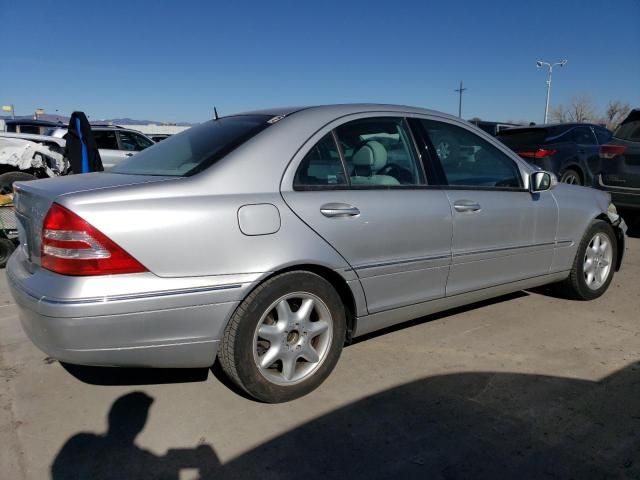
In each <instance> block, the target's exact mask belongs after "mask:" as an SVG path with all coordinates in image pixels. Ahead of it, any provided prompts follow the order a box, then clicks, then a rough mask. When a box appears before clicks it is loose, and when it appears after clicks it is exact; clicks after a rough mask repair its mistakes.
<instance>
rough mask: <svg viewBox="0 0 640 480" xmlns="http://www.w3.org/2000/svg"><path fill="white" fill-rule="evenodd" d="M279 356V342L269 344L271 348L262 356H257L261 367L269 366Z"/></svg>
mask: <svg viewBox="0 0 640 480" xmlns="http://www.w3.org/2000/svg"><path fill="white" fill-rule="evenodd" d="M279 357H280V344H271V348H269V350H267V353H265V354H264V355H263V356H262V357H260V358H259V361H260V367H261V368H269V367H270V366H271V365H273V364H274V362H275V361H276V360H278V358H279Z"/></svg>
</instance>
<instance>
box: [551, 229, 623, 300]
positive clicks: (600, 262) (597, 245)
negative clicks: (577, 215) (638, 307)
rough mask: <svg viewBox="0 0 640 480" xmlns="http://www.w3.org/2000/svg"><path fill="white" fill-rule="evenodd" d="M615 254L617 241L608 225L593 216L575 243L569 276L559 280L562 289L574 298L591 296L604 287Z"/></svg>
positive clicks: (597, 294)
mask: <svg viewBox="0 0 640 480" xmlns="http://www.w3.org/2000/svg"><path fill="white" fill-rule="evenodd" d="M617 258H618V244H617V240H616V235H615V232H614V231H613V228H612V227H611V225H609V224H608V223H607V222H605V221H603V220H595V221H594V222H593V223H592V224H591V226H590V227H589V229H588V230H587V232H586V233H585V235H584V237H582V240H581V242H580V245H579V246H578V252H577V253H576V258H575V260H574V262H573V266H572V268H571V273H570V274H569V277H568V278H567V279H566V280H565V281H564V282H563V283H562V284H560V288H561V291H562V293H564V294H565V296H567V297H569V298H573V299H576V300H594V299H596V298H598V297H600V296H601V295H602V294H603V293H604V292H606V291H607V289H608V288H609V285H610V284H611V281H612V280H613V274H614V271H615V266H616V259H617Z"/></svg>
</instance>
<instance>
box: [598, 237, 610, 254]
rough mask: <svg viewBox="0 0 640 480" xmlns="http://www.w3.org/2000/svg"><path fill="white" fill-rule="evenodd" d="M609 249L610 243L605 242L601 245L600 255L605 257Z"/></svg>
mask: <svg viewBox="0 0 640 480" xmlns="http://www.w3.org/2000/svg"><path fill="white" fill-rule="evenodd" d="M608 248H609V243H608V242H607V241H606V240H605V241H603V242H601V243H600V254H601V255H604V254H605V253H607V249H608Z"/></svg>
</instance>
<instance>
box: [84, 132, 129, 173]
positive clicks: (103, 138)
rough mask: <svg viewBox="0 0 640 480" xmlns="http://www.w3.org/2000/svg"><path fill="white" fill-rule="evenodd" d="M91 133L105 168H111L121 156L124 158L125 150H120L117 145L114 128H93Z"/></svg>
mask: <svg viewBox="0 0 640 480" xmlns="http://www.w3.org/2000/svg"><path fill="white" fill-rule="evenodd" d="M92 133H93V137H94V138H95V140H96V144H97V145H98V151H99V153H100V159H101V160H102V166H103V167H104V169H105V170H109V169H111V168H112V167H113V166H114V165H116V164H117V163H118V162H120V161H121V160H122V159H123V158H126V157H124V153H125V152H122V151H121V150H120V149H119V147H118V139H117V137H116V132H115V131H114V130H93V131H92Z"/></svg>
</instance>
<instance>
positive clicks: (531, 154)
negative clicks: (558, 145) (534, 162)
mask: <svg viewBox="0 0 640 480" xmlns="http://www.w3.org/2000/svg"><path fill="white" fill-rule="evenodd" d="M516 153H517V154H518V155H520V156H521V157H524V158H544V157H549V156H551V155H553V154H554V153H556V151H555V150H548V149H546V148H539V149H538V150H534V151H525V152H516Z"/></svg>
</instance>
